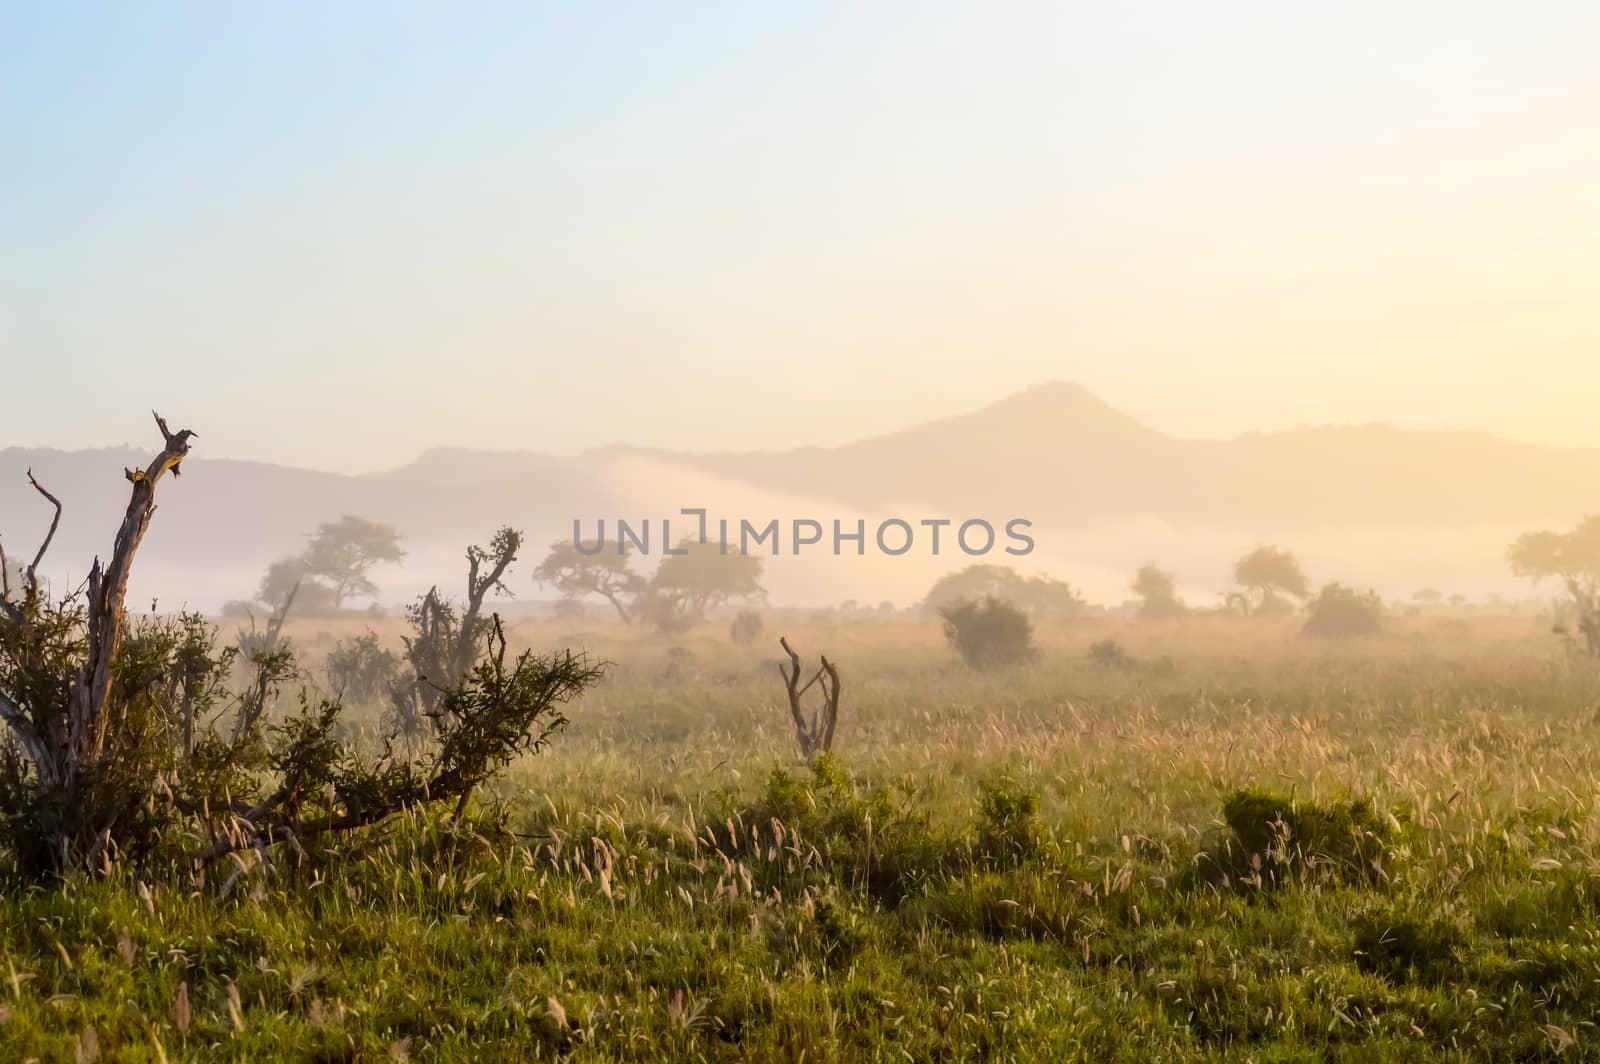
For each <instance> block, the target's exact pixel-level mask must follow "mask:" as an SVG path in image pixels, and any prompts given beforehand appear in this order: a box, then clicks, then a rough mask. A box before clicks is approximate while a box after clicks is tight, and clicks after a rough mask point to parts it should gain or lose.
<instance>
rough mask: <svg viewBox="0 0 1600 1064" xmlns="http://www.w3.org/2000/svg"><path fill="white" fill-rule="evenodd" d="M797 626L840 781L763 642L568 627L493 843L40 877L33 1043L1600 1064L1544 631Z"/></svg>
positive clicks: (21, 1021) (24, 959)
mask: <svg viewBox="0 0 1600 1064" xmlns="http://www.w3.org/2000/svg"><path fill="white" fill-rule="evenodd" d="M788 630H789V631H790V634H791V635H792V636H798V638H796V639H795V640H794V641H795V642H796V645H797V649H801V650H803V651H804V652H806V653H808V654H811V655H814V654H815V652H816V651H817V650H826V651H827V652H828V653H829V655H830V658H837V659H838V660H839V661H840V663H841V667H842V668H843V669H844V670H845V677H846V685H847V686H846V695H845V700H844V705H843V710H842V713H841V720H840V726H839V736H838V741H837V744H836V747H837V753H836V757H835V758H833V759H829V760H827V761H825V762H823V763H821V764H819V765H818V766H815V767H814V768H810V769H808V768H807V767H806V766H804V765H800V764H797V763H796V761H795V758H794V754H793V749H794V742H793V736H792V733H791V732H790V730H789V725H788V723H787V709H786V707H785V706H784V703H783V696H782V691H781V687H780V684H779V681H778V680H777V676H776V669H775V667H774V665H773V662H774V661H775V660H776V658H775V656H773V655H771V654H768V653H766V652H765V648H762V647H755V648H744V647H733V646H730V645H728V644H727V642H726V638H725V635H724V634H723V633H721V632H720V631H719V630H718V629H717V628H713V627H708V628H707V629H706V630H705V631H703V632H699V633H694V634H692V635H691V636H690V637H687V638H685V639H682V640H680V641H679V642H678V643H677V644H675V647H673V648H669V647H667V646H666V645H662V644H656V643H654V642H651V641H649V640H646V639H644V638H642V637H640V636H637V635H634V634H632V633H625V632H621V631H619V630H615V629H599V628H597V629H596V630H594V631H593V632H591V633H588V634H585V633H582V632H570V631H563V630H562V629H561V628H559V627H558V626H553V625H532V624H530V625H525V626H523V628H522V629H521V635H522V638H524V639H525V640H527V641H531V642H536V643H538V644H540V645H542V646H543V645H553V644H557V643H567V642H572V643H582V644H585V645H588V646H589V648H590V649H591V650H592V651H594V652H596V653H597V654H599V655H600V656H603V657H606V658H610V659H611V660H614V661H616V662H618V666H617V668H616V669H615V670H614V672H613V674H612V676H611V677H610V679H609V680H608V681H607V683H606V684H605V685H604V686H603V687H602V688H601V689H600V690H598V691H596V692H594V693H593V694H592V695H590V696H587V697H586V698H585V699H584V700H583V702H582V703H581V704H580V705H578V706H577V707H576V708H575V711H574V713H573V714H572V716H573V718H574V725H573V727H572V728H571V730H570V731H569V732H568V733H567V734H565V735H564V736H562V737H561V738H560V739H558V741H557V743H556V745H555V747H554V748H553V749H552V751H551V752H549V753H547V754H545V755H541V756H540V757H538V758H536V759H532V760H529V761H527V762H524V763H522V764H519V765H518V766H517V767H516V768H515V770H514V771H513V773H512V774H511V776H510V778H508V779H507V780H506V781H504V782H503V783H502V784H500V785H499V786H498V787H497V788H496V790H495V791H494V793H493V794H490V795H487V796H486V798H485V804H484V806H483V807H482V808H480V809H479V810H478V811H477V814H476V816H475V817H474V818H473V819H472V820H470V821H469V822H468V823H467V824H465V825H464V826H463V827H462V828H461V829H460V830H458V831H456V832H454V833H452V832H450V831H448V830H447V829H446V827H445V826H444V821H445V820H446V819H447V817H445V816H443V815H441V816H438V817H436V818H435V817H428V816H423V815H420V814H419V815H417V816H414V817H411V818H409V819H407V820H405V821H403V822H400V823H394V824H391V825H388V826H386V827H385V828H384V829H382V830H380V831H377V832H374V833H372V834H369V835H367V836H364V837H362V838H359V839H351V840H349V842H348V845H347V847H346V852H344V853H343V854H341V855H340V856H339V857H338V858H337V859H334V860H330V861H327V862H325V863H323V864H321V865H318V866H315V867H311V866H299V865H297V864H296V863H295V862H294V861H293V859H292V858H291V857H290V855H288V854H273V855H272V857H273V862H275V863H273V864H272V865H270V866H267V865H263V864H261V863H259V862H255V861H253V860H251V861H246V862H245V866H244V867H241V866H237V865H232V864H230V865H227V866H223V867H216V868H212V869H210V870H209V871H208V872H207V873H206V874H205V875H204V876H201V875H198V874H196V873H193V872H189V871H181V872H171V871H167V872H160V871H157V870H146V871H143V872H141V871H139V870H134V869H123V870H121V871H119V872H118V873H117V875H116V876H115V877H114V878H112V879H111V880H109V881H101V882H91V881H74V882H72V883H69V884H67V885H66V886H65V887H64V888H61V889H55V890H40V889H35V890H31V891H18V892H14V893H12V894H10V895H9V896H6V897H4V898H3V899H0V1060H7V1061H10V1060H24V1059H27V1058H29V1057H33V1058H37V1059H39V1060H42V1061H54V1060H69V1061H70V1060H73V1059H75V1057H76V1058H80V1059H81V1058H84V1057H87V1056H90V1055H93V1053H94V1052H95V1051H98V1055H99V1059H101V1060H130V1061H138V1060H149V1061H159V1060H169V1061H177V1060H219V1059H220V1060H252V1061H253V1060H271V1059H290V1060H373V1061H381V1060H390V1059H411V1060H462V1061H466V1060H531V1059H547V1060H555V1059H574V1060H592V1061H607V1060H639V1061H647V1060H662V1059H684V1060H741V1059H747V1060H793V1061H799V1060H805V1061H824V1060H915V1061H921V1060H1023V1061H1032V1060H1093V1061H1101V1060H1150V1059H1161V1060H1213V1059H1240V1060H1260V1061H1289V1060H1295V1061H1299V1060H1304V1061H1320V1060H1327V1059H1353V1060H1424V1059H1427V1060H1432V1059H1448V1060H1515V1059H1544V1058H1555V1057H1557V1056H1559V1057H1560V1058H1561V1059H1565V1060H1575V1059H1600V1028H1597V1027H1596V1025H1595V1018H1596V1017H1600V860H1597V857H1596V854H1597V847H1596V843H1597V841H1600V839H1597V829H1596V826H1595V820H1594V813H1595V809H1596V803H1597V801H1600V720H1597V719H1596V708H1595V707H1596V706H1597V705H1600V682H1597V678H1596V676H1595V675H1593V674H1592V673H1591V672H1589V671H1588V670H1586V669H1584V668H1582V667H1575V666H1572V665H1569V664H1568V663H1564V662H1562V661H1560V660H1559V659H1558V658H1557V657H1556V656H1555V655H1556V651H1555V649H1554V648H1553V647H1551V646H1550V645H1549V644H1547V643H1546V642H1544V641H1543V640H1542V639H1541V638H1540V637H1539V634H1538V626H1537V624H1536V623H1534V622H1531V621H1530V622H1528V623H1527V624H1526V625H1523V624H1521V622H1519V621H1516V620H1514V619H1513V620H1497V621H1493V622H1492V623H1491V622H1489V621H1484V622H1481V623H1476V622H1475V623H1467V624H1465V625H1464V626H1463V625H1462V624H1458V623H1457V622H1450V627H1449V628H1448V630H1446V629H1445V628H1444V627H1442V626H1440V625H1435V626H1433V627H1431V628H1430V627H1428V626H1425V625H1422V624H1420V623H1419V624H1418V625H1416V626H1414V627H1411V628H1405V629H1402V630H1401V631H1398V632H1395V633H1393V634H1392V635H1390V636H1389V637H1388V638H1387V639H1386V640H1384V641H1382V642H1377V641H1373V642H1362V643H1359V644H1356V645H1349V646H1337V647H1332V648H1328V647H1315V646H1308V645H1307V644H1306V643H1305V642H1304V641H1297V640H1293V639H1291V638H1289V637H1288V636H1287V635H1286V634H1285V632H1283V631H1282V630H1278V629H1274V628H1273V627H1272V626H1271V625H1270V624H1267V625H1266V626H1264V627H1263V626H1249V625H1240V624H1223V623H1221V622H1218V623H1215V624H1211V623H1207V622H1204V621H1191V622H1187V624H1181V625H1172V626H1160V625H1156V626H1140V627H1133V628H1127V629H1118V630H1113V628H1112V626H1109V625H1107V626H1099V627H1096V626H1084V627H1083V628H1081V629H1062V630H1059V631H1041V632H1040V642H1041V654H1040V657H1039V660H1038V661H1037V662H1036V663H1034V664H1033V665H1030V666H1027V667H1025V668H1022V669H1018V670H1013V671H1009V672H999V673H985V674H972V673H969V672H967V671H965V670H963V669H961V668H960V667H959V666H957V665H955V664H954V663H953V662H951V660H950V659H949V655H948V651H947V650H945V649H944V648H943V646H942V645H941V643H940V640H939V636H938V631H937V627H936V626H935V625H933V624H932V623H931V622H930V623H929V624H926V625H913V624H874V623H870V622H861V623H859V624H855V625H851V624H843V625H838V626H835V627H829V628H807V627H805V626H800V625H794V626H790V627H789V629H788ZM1109 635H1114V636H1115V637H1116V638H1117V639H1118V641H1119V642H1120V643H1123V644H1126V645H1127V646H1128V648H1129V650H1130V653H1131V656H1132V658H1133V660H1134V662H1135V664H1134V665H1133V666H1131V667H1129V668H1127V669H1117V670H1108V669H1105V668H1101V667H1098V666H1096V665H1095V664H1094V663H1093V662H1092V661H1090V659H1089V658H1088V656H1087V650H1088V647H1089V646H1090V645H1091V644H1092V643H1094V642H1095V641H1097V640H1098V639H1101V638H1105V637H1107V636H1109ZM301 639H302V643H303V645H306V646H309V647H310V648H311V650H312V652H313V654H314V653H315V649H316V646H317V639H316V637H315V636H314V635H313V634H311V633H303V634H302V636H301ZM774 639H775V635H774ZM1144 662H1159V663H1161V664H1160V667H1159V668H1157V667H1154V666H1149V667H1147V666H1143V665H1141V664H1140V663H1144ZM446 812H448V811H446ZM235 872H237V873H238V875H237V876H235V875H234V873H235ZM141 879H142V880H143V884H141ZM230 880H231V882H230ZM180 997H183V998H186V999H187V1003H188V1007H187V1017H186V1022H184V1023H180V1012H181V1011H182V1010H180V1008H179V1004H178V1003H179V1001H180Z"/></svg>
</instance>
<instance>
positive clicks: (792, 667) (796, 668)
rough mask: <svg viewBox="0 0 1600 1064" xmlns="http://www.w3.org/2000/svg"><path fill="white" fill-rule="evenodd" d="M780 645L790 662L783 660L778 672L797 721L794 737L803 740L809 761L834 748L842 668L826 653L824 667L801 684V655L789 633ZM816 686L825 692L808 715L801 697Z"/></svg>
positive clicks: (802, 747)
mask: <svg viewBox="0 0 1600 1064" xmlns="http://www.w3.org/2000/svg"><path fill="white" fill-rule="evenodd" d="M778 645H780V646H781V647H783V651H784V653H785V654H788V655H789V664H788V666H787V667H785V666H784V664H783V662H781V661H780V662H779V663H778V672H779V674H780V675H781V676H782V677H783V685H784V689H785V691H786V693H787V694H788V696H789V716H790V718H791V719H792V720H793V721H794V733H795V738H796V739H798V740H799V742H800V755H801V756H802V757H804V758H805V759H806V760H807V761H810V760H811V759H812V758H814V757H816V756H817V755H818V754H825V753H827V752H828V751H830V750H832V749H833V730H834V727H835V726H836V725H837V724H838V723H839V693H840V683H839V670H838V668H837V667H836V666H835V665H834V664H833V662H831V661H829V660H828V657H827V655H826V654H824V655H822V667H821V668H819V669H818V670H817V672H816V674H815V675H814V676H812V677H811V679H809V680H807V681H806V683H805V685H804V686H802V685H801V683H800V671H801V670H800V655H799V654H796V653H795V652H794V649H793V648H792V647H790V646H789V640H788V638H787V637H783V636H780V637H779V639H778ZM813 686H818V687H819V689H820V691H821V693H822V705H820V706H818V707H817V708H816V709H813V710H812V712H811V715H810V718H809V719H807V716H806V713H805V709H804V708H803V706H802V704H801V699H802V698H803V697H804V696H805V693H806V692H807V691H809V690H811V688H812V687H813Z"/></svg>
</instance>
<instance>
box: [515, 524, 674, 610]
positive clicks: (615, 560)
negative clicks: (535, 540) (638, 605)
mask: <svg viewBox="0 0 1600 1064" xmlns="http://www.w3.org/2000/svg"><path fill="white" fill-rule="evenodd" d="M621 546H622V547H623V549H620V550H613V549H612V548H611V546H610V545H609V544H605V543H602V544H601V545H600V547H601V549H600V550H598V551H596V552H595V553H593V554H586V553H584V552H583V551H580V550H579V549H578V547H577V544H575V543H572V542H570V541H562V542H560V543H552V544H551V545H550V553H549V554H547V555H546V556H545V559H544V561H543V562H541V563H539V567H538V568H537V569H535V570H534V571H533V579H534V582H535V583H537V584H538V585H539V586H541V587H547V586H548V587H554V588H555V589H556V590H557V591H559V592H561V597H562V598H563V599H567V600H572V601H578V600H581V599H583V598H585V597H587V596H589V595H598V596H599V597H601V598H603V599H605V600H606V601H607V602H609V603H611V608H612V609H614V610H616V611H617V616H618V617H621V618H622V620H623V621H624V622H629V623H631V622H632V621H633V615H632V613H631V612H630V607H631V604H632V601H633V599H634V598H635V597H636V596H638V595H639V594H640V593H641V592H642V591H644V589H645V586H646V584H647V581H646V580H645V578H644V577H643V576H640V575H639V574H638V573H636V572H634V571H633V570H632V569H631V568H629V565H628V560H629V559H628V554H627V550H628V548H627V545H626V544H622V545H621Z"/></svg>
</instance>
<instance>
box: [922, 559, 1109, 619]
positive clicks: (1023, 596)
mask: <svg viewBox="0 0 1600 1064" xmlns="http://www.w3.org/2000/svg"><path fill="white" fill-rule="evenodd" d="M985 598H997V599H1001V600H1002V601H1005V602H1009V603H1011V604H1012V605H1013V606H1016V607H1018V608H1019V609H1022V610H1026V611H1027V612H1028V613H1031V614H1034V615H1036V616H1053V617H1066V618H1072V617H1077V616H1080V615H1081V614H1082V613H1083V611H1084V601H1083V598H1082V596H1080V595H1079V594H1078V592H1077V591H1076V590H1075V589H1074V588H1073V586H1072V585H1071V584H1069V583H1067V582H1066V581H1065V580H1057V579H1056V578H1054V577H1052V576H1047V575H1045V574H1043V573H1040V574H1036V575H1034V576H1023V575H1022V574H1021V573H1019V572H1017V571H1016V570H1015V569H1013V568H1011V567H1010V566H1008V565H993V564H989V563H979V564H976V565H969V566H967V567H966V568H965V569H961V570H958V571H956V572H953V573H946V574H945V575H944V576H941V577H940V578H939V579H938V580H936V581H935V582H934V585H933V587H932V588H930V589H929V590H928V595H927V597H926V598H925V599H923V608H924V609H927V610H930V611H932V612H935V613H937V612H938V611H939V610H940V609H942V608H943V607H945V606H948V605H951V604H953V603H957V602H976V601H979V600H981V599H985Z"/></svg>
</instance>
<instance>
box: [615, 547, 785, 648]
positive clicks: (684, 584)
mask: <svg viewBox="0 0 1600 1064" xmlns="http://www.w3.org/2000/svg"><path fill="white" fill-rule="evenodd" d="M677 549H679V550H681V551H683V553H681V554H669V555H667V556H666V557H664V558H662V559H661V563H660V564H659V565H657V566H656V572H655V576H654V577H652V578H651V580H650V585H649V588H648V589H647V591H646V594H645V595H644V596H643V599H642V601H641V605H642V606H643V610H642V612H643V613H644V614H645V615H646V617H647V619H648V620H649V621H650V622H651V623H652V624H654V625H655V626H656V627H657V628H659V629H661V630H663V631H672V630H675V629H677V628H681V627H683V626H684V625H686V624H688V623H690V622H692V621H695V620H699V619H701V618H703V617H704V616H705V615H706V611H707V610H709V609H711V608H712V607H715V606H720V605H721V604H723V603H725V602H727V601H729V600H730V599H754V600H760V599H764V598H766V595H767V592H766V589H765V588H763V587H762V586H761V559H760V558H758V557H755V556H754V555H750V554H743V553H740V552H737V551H730V552H728V553H727V554H724V553H722V549H721V547H720V546H719V545H718V544H716V543H714V542H709V541H708V542H706V543H700V542H698V541H697V540H693V539H685V540H682V541H681V542H679V544H678V548H677Z"/></svg>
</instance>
